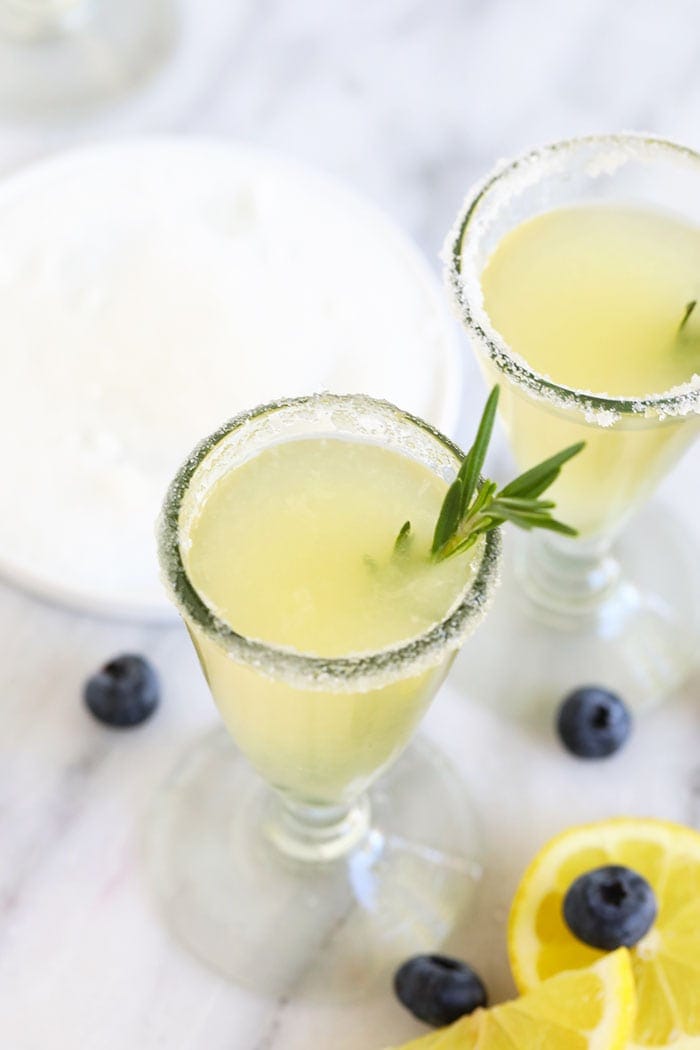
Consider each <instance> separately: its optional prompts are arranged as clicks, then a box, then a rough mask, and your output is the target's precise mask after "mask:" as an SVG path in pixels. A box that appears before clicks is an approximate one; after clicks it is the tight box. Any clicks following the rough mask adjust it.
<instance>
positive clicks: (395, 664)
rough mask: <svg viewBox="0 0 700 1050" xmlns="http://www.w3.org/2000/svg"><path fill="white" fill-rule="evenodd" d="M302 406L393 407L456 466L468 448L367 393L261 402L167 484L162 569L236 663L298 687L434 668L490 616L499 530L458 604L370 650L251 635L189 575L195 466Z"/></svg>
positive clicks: (382, 679)
mask: <svg viewBox="0 0 700 1050" xmlns="http://www.w3.org/2000/svg"><path fill="white" fill-rule="evenodd" d="M304 405H308V406H311V407H315V406H324V405H326V406H334V405H342V406H343V407H346V408H350V409H353V408H358V409H363V410H365V411H367V410H368V409H369V410H370V411H374V412H376V413H377V414H378V415H379V416H381V415H384V416H386V415H387V414H388V415H390V416H393V417H394V418H395V419H397V420H399V421H401V422H404V423H409V424H411V425H413V426H415V427H417V428H418V429H420V430H421V431H422V432H423V433H424V434H426V435H428V436H429V437H431V438H433V439H434V440H435V441H436V442H439V443H440V444H441V445H442V446H443V448H445V449H446V450H447V451H448V452H449V453H450V454H451V455H452V456H453V457H454V460H455V468H456V469H458V467H459V464H460V462H461V460H462V458H463V455H464V454H463V452H462V451H461V449H460V448H459V447H458V446H457V445H456V444H455V443H454V442H453V441H451V440H450V438H448V437H446V436H445V435H444V434H442V433H440V431H439V430H437V429H436V428H435V427H433V426H432V425H431V424H430V423H427V422H425V421H424V420H422V419H420V418H419V417H417V416H414V415H412V414H411V413H410V412H405V411H404V410H403V409H400V408H398V407H397V406H396V405H393V404H392V403H391V402H389V401H384V400H380V399H377V398H373V397H369V396H368V395H364V394H331V393H320V394H309V395H304V396H301V397H294V398H282V399H279V400H276V401H271V402H268V403H266V404H264V405H258V406H257V407H256V408H253V409H250V410H248V411H246V412H241V413H239V414H238V415H236V416H234V417H233V418H232V419H230V420H228V421H227V422H226V423H224V424H222V426H220V427H218V428H217V429H216V430H215V431H213V432H212V433H211V434H209V435H208V436H207V437H205V438H204V439H202V440H201V441H200V442H199V443H198V444H197V445H196V446H195V448H194V449H193V451H192V452H191V453H190V455H189V456H188V457H187V459H186V460H185V462H184V463H183V464H182V466H181V467H180V469H179V470H178V471H177V473H176V475H175V477H174V479H173V480H172V482H171V483H170V485H169V487H168V490H167V493H166V496H165V500H164V502H163V507H162V510H161V514H160V517H159V520H158V526H157V536H158V556H159V561H160V567H161V576H162V579H163V582H164V583H165V586H166V588H167V590H168V592H169V594H170V597H171V599H172V601H173V602H174V604H175V606H176V607H177V609H178V611H179V612H180V614H181V615H182V617H183V619H184V620H185V622H186V623H188V622H191V623H193V624H194V625H195V626H196V627H197V628H199V629H200V630H201V631H202V632H203V633H204V634H205V636H206V637H207V638H209V639H210V640H211V641H213V642H214V643H215V644H216V645H218V646H219V647H220V648H221V649H222V650H224V651H225V652H226V654H227V655H228V656H229V657H231V658H232V659H234V660H236V661H237V662H239V663H242V664H245V665H247V666H249V667H251V668H252V669H253V670H255V671H257V672H259V673H262V674H265V675H267V676H268V677H271V678H278V679H281V680H283V681H285V682H286V683H287V684H291V685H293V686H295V687H297V688H300V689H315V690H324V689H328V690H330V691H345V692H349V691H351V690H352V691H363V692H365V691H368V690H369V689H371V688H381V687H382V686H383V685H389V684H391V683H392V682H394V681H396V680H397V679H404V678H410V677H413V676H414V675H418V674H420V673H422V672H423V671H427V670H429V669H431V668H433V667H435V666H436V665H437V664H439V663H440V662H441V660H442V659H444V658H445V657H446V656H447V655H448V654H449V653H450V652H452V651H453V650H455V649H457V648H459V646H460V645H461V644H462V643H463V642H464V641H465V640H466V638H467V637H468V635H469V634H471V632H472V630H473V629H474V628H475V627H476V626H477V624H478V622H479V620H480V619H481V618H482V617H483V616H484V615H485V613H486V611H487V609H488V607H489V605H490V602H491V599H492V597H493V592H494V590H495V586H496V583H497V582H498V570H499V564H500V555H501V536H500V529H495V530H493V531H491V532H489V533H487V534H486V535H485V536H484V538H483V541H481V543H480V544H479V546H480V547H481V550H480V554H479V563H478V567H477V569H476V572H475V574H474V577H473V579H472V581H471V583H469V584H468V586H467V588H466V590H465V591H464V592H463V593H462V595H461V597H460V599H459V600H458V602H457V604H456V605H455V604H453V605H452V606H451V608H450V610H449V611H448V612H447V614H446V615H445V616H444V617H443V618H442V619H441V620H439V621H437V622H436V623H435V624H433V625H431V627H429V628H428V629H427V630H426V631H424V632H422V633H421V634H419V635H416V636H414V637H412V638H409V639H407V640H405V641H402V642H397V643H393V644H391V645H388V646H385V647H383V648H381V649H377V650H374V651H369V652H361V653H358V654H353V655H348V656H339V657H324V656H314V655H310V654H307V653H304V652H300V651H298V650H296V649H293V648H291V647H287V646H279V645H273V644H269V643H267V642H263V641H260V640H259V639H254V638H247V637H246V636H245V635H243V634H240V633H239V632H237V631H235V630H234V629H233V628H232V627H230V626H229V625H228V624H227V623H226V622H225V621H224V620H222V619H220V618H219V617H218V616H217V615H216V614H215V613H214V612H213V610H212V609H211V608H210V607H209V606H208V605H207V604H206V602H205V601H204V600H203V599H202V598H201V596H200V595H199V592H198V591H197V588H196V587H195V586H194V584H193V583H192V581H191V580H190V578H189V576H188V573H187V570H186V568H185V564H184V561H183V557H182V552H181V549H180V540H181V523H180V511H181V508H182V504H183V500H184V498H185V496H186V495H187V492H188V490H189V487H190V483H191V482H192V481H193V479H194V478H195V475H196V473H197V470H198V468H199V467H200V465H201V464H202V463H203V462H204V461H205V460H206V458H207V457H208V456H209V454H210V453H211V452H213V450H214V449H215V448H216V447H217V446H218V445H219V444H220V442H222V441H223V440H224V439H226V438H227V437H229V436H230V435H231V434H235V433H236V431H238V430H241V429H243V428H246V427H247V425H248V424H250V423H252V422H253V421H255V420H258V419H261V417H265V416H269V415H272V414H274V413H277V412H281V411H284V410H285V409H291V408H298V407H303V406H304Z"/></svg>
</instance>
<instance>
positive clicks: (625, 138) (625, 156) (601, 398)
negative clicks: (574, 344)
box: [442, 132, 700, 426]
mask: <svg viewBox="0 0 700 1050" xmlns="http://www.w3.org/2000/svg"><path fill="white" fill-rule="evenodd" d="M587 145H588V146H600V147H602V148H606V147H607V148H610V149H611V150H615V151H616V153H615V156H614V158H612V161H613V162H614V163H611V165H610V168H609V169H608V170H616V169H617V167H620V166H622V164H624V163H626V162H627V161H628V160H633V159H635V158H637V159H639V157H640V156H642V155H643V153H644V151H646V149H647V148H648V149H649V153H650V155H651V158H652V159H653V156H654V155H657V156H658V155H659V154H660V153H661V154H664V155H669V156H671V157H674V158H676V159H679V160H682V161H684V162H685V163H686V164H690V165H693V166H696V167H697V169H698V174H700V153H698V152H697V151H696V150H693V149H691V148H690V147H688V146H683V145H681V144H680V143H677V142H673V141H672V140H670V139H666V138H663V137H661V136H655V135H647V134H643V133H640V132H619V133H608V134H598V135H580V136H576V137H572V138H567V139H560V140H558V141H556V142H551V143H548V144H546V145H544V146H538V147H536V148H534V149H531V150H527V151H526V152H524V153H521V154H519V155H518V156H516V157H514V158H512V159H510V160H505V161H501V162H500V163H499V164H497V165H496V166H495V167H494V168H493V169H492V170H491V171H490V172H489V173H488V174H487V175H486V176H485V177H484V178H482V179H480V180H479V181H478V182H477V183H475V184H474V185H473V186H472V188H471V189H470V190H469V192H468V193H467V196H466V198H465V200H464V202H463V204H462V207H461V208H460V211H459V214H458V216H457V219H456V221H455V223H454V225H453V227H452V229H451V230H450V232H449V233H448V235H447V237H446V239H445V243H444V247H443V251H442V258H443V261H444V264H445V273H444V276H445V282H446V284H447V286H448V290H449V292H450V294H451V298H452V300H453V303H454V305H455V307H456V310H457V313H458V316H459V319H460V320H461V322H462V324H463V325H464V327H465V328H466V330H467V332H468V333H469V334H470V335H471V336H473V337H474V338H475V341H476V343H477V344H478V346H479V348H480V349H481V350H482V351H483V352H485V353H486V356H487V357H488V358H489V359H490V360H491V362H492V363H493V364H494V365H495V367H496V368H497V369H498V371H499V372H500V373H502V374H503V375H504V376H505V378H506V379H507V380H509V381H511V382H512V383H513V384H515V385H516V386H518V387H520V388H521V389H522V390H524V392H525V393H526V394H527V395H529V396H531V397H532V396H534V397H537V398H539V399H540V400H544V401H548V402H550V403H551V404H553V405H554V406H555V407H559V408H561V409H564V410H569V411H570V410H571V409H572V408H574V409H576V410H578V411H579V412H582V413H583V414H584V416H585V419H586V422H589V423H591V422H592V423H598V424H599V425H602V426H609V425H611V424H612V423H615V422H617V421H618V420H619V419H620V418H622V417H628V418H630V417H637V418H639V417H641V418H643V419H656V420H658V421H662V420H665V419H668V418H669V417H682V416H687V415H690V414H692V413H693V412H700V377H698V376H693V377H692V378H690V379H689V381H688V382H687V383H685V384H683V385H681V386H678V387H673V388H671V389H669V390H665V391H661V392H658V393H657V392H650V393H649V394H648V395H644V396H641V397H639V396H636V397H619V396H612V395H607V394H604V393H596V392H595V391H589V390H579V389H576V388H575V387H571V386H567V385H566V384H564V383H557V382H555V381H554V380H552V379H550V378H549V376H547V375H546V374H544V373H542V372H538V371H537V370H536V369H534V368H531V367H530V366H529V365H528V363H527V361H526V360H525V359H524V358H523V357H521V356H520V355H519V354H518V353H517V352H516V351H515V350H513V349H512V348H511V347H510V346H509V344H508V343H507V342H506V341H505V339H503V337H502V336H501V335H500V333H499V332H498V331H497V329H496V328H495V327H494V326H493V325H492V324H491V320H490V318H489V316H488V314H487V312H486V310H485V308H484V306H483V297H482V295H481V279H480V274H477V273H475V272H474V271H472V272H471V273H469V274H468V275H466V276H465V272H463V271H464V267H463V260H464V253H463V251H462V245H463V242H464V241H465V240H466V238H467V237H468V231H469V229H470V226H471V224H472V223H473V222H474V221H475V219H476V217H477V214H478V210H479V207H480V205H481V204H482V203H483V202H484V201H485V200H487V199H488V198H489V196H490V195H491V194H492V193H493V192H497V191H498V190H499V189H501V188H502V187H503V186H506V187H507V186H508V184H509V182H510V181H511V180H513V181H515V182H516V184H517V180H518V179H519V177H520V175H521V174H525V173H527V176H526V177H527V180H528V181H527V182H526V183H525V184H526V185H531V184H532V183H533V182H535V181H537V178H536V176H537V174H538V172H541V173H542V174H544V173H546V172H547V171H548V169H549V165H550V164H551V163H552V162H553V161H555V160H556V159H558V158H559V157H560V156H561V155H562V154H566V153H567V152H569V151H571V152H573V151H574V150H576V149H577V148H579V147H581V146H587Z"/></svg>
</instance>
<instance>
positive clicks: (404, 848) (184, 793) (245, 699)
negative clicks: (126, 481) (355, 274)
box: [149, 394, 500, 998]
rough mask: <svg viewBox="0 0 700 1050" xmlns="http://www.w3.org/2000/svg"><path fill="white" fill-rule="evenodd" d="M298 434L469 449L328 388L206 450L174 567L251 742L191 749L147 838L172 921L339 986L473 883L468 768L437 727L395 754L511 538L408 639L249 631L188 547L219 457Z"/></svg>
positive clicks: (356, 984)
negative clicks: (282, 643) (341, 643)
mask: <svg viewBox="0 0 700 1050" xmlns="http://www.w3.org/2000/svg"><path fill="white" fill-rule="evenodd" d="M302 437H303V438H308V437H337V438H345V439H351V440H355V441H359V442H365V443H367V442H370V443H373V444H378V445H381V446H383V447H387V448H390V449H394V450H396V451H399V452H401V453H402V454H403V455H405V456H408V457H412V458H414V459H416V460H417V461H419V462H421V463H422V464H424V465H426V466H428V467H429V468H430V469H431V470H432V471H433V472H435V473H436V474H438V475H439V476H441V477H443V478H444V479H445V480H450V479H451V478H453V477H454V475H455V473H456V471H457V469H458V468H459V464H460V460H461V453H460V451H459V449H457V448H456V446H455V445H454V444H453V443H452V442H451V441H449V440H448V439H447V438H445V437H443V436H442V435H440V434H439V433H438V432H437V431H435V430H434V429H433V428H432V427H430V426H429V425H428V424H426V423H423V422H422V421H421V420H418V419H416V418H415V417H413V416H410V415H409V414H407V413H405V412H402V411H401V410H399V409H397V408H395V407H394V406H392V405H389V404H388V403H386V402H381V401H375V400H373V399H371V398H368V397H364V396H341V395H330V394H324V395H313V396H311V397H308V398H299V399H295V400H290V401H283V402H277V403H275V404H272V405H267V406H262V407H261V408H258V409H255V410H253V411H252V412H249V413H246V414H244V415H241V416H238V417H237V418H236V419H234V420H232V421H231V422H230V423H228V424H226V425H225V426H224V427H222V428H221V429H219V430H218V431H216V432H215V433H214V434H213V435H211V437H209V438H207V439H206V440H205V441H203V442H202V443H201V444H200V445H199V446H198V447H197V448H196V449H195V451H194V452H193V453H192V455H191V456H190V458H189V459H188V460H187V462H186V463H185V465H184V466H183V468H182V469H181V471H180V472H179V474H178V475H177V477H176V478H175V480H174V482H173V483H172V485H171V488H170V490H169V493H168V496H167V498H166V502H165V506H164V511H163V516H162V521H161V526H160V536H159V541H160V558H161V565H162V569H163V574H164V578H165V581H166V584H167V586H168V589H169V591H170V594H171V597H172V599H173V601H174V602H175V604H176V605H177V607H178V609H179V611H180V613H181V615H182V617H183V619H184V621H185V624H186V626H187V628H188V630H189V632H190V635H191V637H192V640H193V642H194V644H195V647H196V649H197V652H198V654H199V656H200V660H201V663H202V666H203V669H204V671H205V675H206V677H207V681H208V683H209V686H210V688H211V691H212V693H213V695H214V698H215V700H216V702H217V704H218V706H219V708H220V711H221V713H222V716H223V718H224V721H225V722H226V725H227V727H228V730H229V731H230V733H231V736H232V737H233V738H234V740H235V741H236V743H237V745H238V747H239V748H240V751H238V750H237V749H236V747H234V746H233V744H232V742H231V739H230V738H229V737H228V735H227V734H226V733H222V732H219V731H218V732H217V733H216V734H214V735H213V736H211V737H210V738H208V739H207V740H206V741H205V742H204V743H202V744H200V745H199V746H197V747H196V748H195V749H194V750H192V751H191V752H190V753H189V754H188V755H187V756H186V758H185V760H184V761H183V763H182V765H181V767H180V768H179V770H178V771H177V772H176V774H175V775H174V777H173V778H172V780H171V782H170V784H169V786H168V787H167V788H166V790H165V793H164V795H163V797H162V798H161V800H160V801H159V803H158V805H157V807H156V811H155V813H154V817H153V820H152V821H151V824H150V836H149V855H150V861H151V870H152V872H153V876H154V881H155V885H156V889H157V892H158V895H159V898H160V900H161V902H162V904H163V906H164V909H165V912H166V915H167V917H168V919H169V921H170V924H171V925H172V926H173V928H174V929H175V931H176V932H177V933H178V934H179V936H180V937H181V938H182V939H183V940H184V941H185V942H186V943H187V944H188V945H189V946H190V948H191V949H192V950H194V951H195V952H196V953H197V954H198V955H199V956H200V957H201V958H203V959H204V960H205V961H207V962H208V963H210V964H211V965H213V966H215V967H216V968H218V969H219V970H221V971H223V972H224V973H225V974H227V975H228V976H229V977H231V978H232V979H234V980H236V981H238V982H241V983H244V984H248V985H251V986H252V987H254V988H255V989H257V990H261V991H265V992H268V993H274V994H283V993H285V992H289V991H291V990H292V989H297V990H298V989H300V988H301V989H303V990H304V991H305V992H306V993H307V994H310V995H315V996H318V997H321V998H336V997H343V996H345V995H349V994H350V995H351V994H356V993H358V992H359V991H361V990H362V989H363V988H364V987H366V985H367V984H368V983H371V982H372V981H373V980H374V979H376V977H377V975H378V973H380V972H381V973H386V971H387V968H388V967H390V966H392V965H394V964H396V963H397V962H398V961H399V960H400V959H401V958H403V957H404V956H405V955H406V954H409V953H410V952H412V951H417V950H422V949H428V948H434V947H436V946H437V945H438V944H439V943H440V942H441V940H442V939H444V937H445V936H446V935H447V934H448V933H449V931H450V930H451V928H452V926H453V925H454V923H455V921H456V919H457V918H458V916H459V915H460V914H462V913H463V911H464V909H465V907H466V906H467V904H468V903H469V900H470V898H471V895H472V892H473V888H474V882H475V878H476V876H477V874H478V863H477V858H478V844H477V841H476V838H477V835H476V830H475V826H474V822H473V818H472V817H471V816H470V813H469V807H468V805H466V804H465V797H464V791H463V788H462V785H461V781H460V780H459V778H458V777H457V776H456V775H455V774H454V772H453V771H452V770H451V768H450V766H449V765H448V764H447V763H446V761H445V760H444V759H443V758H442V757H441V756H440V755H439V754H438V753H436V752H435V751H434V750H433V749H432V748H431V747H429V746H428V745H427V744H425V743H419V744H418V745H413V747H412V748H411V749H410V750H409V751H408V752H407V753H406V754H405V755H404V756H403V757H402V758H400V760H399V761H398V762H397V763H396V764H395V765H394V764H393V763H394V760H395V759H396V758H397V757H398V756H399V755H400V754H401V752H402V751H403V750H404V748H405V747H406V745H407V744H408V742H409V740H410V737H411V735H412V733H413V731H414V730H415V727H416V724H417V722H418V721H419V719H420V717H421V716H422V714H423V713H424V711H425V709H426V708H427V706H428V705H429V703H430V702H431V700H432V698H433V696H434V695H435V692H436V690H437V689H438V687H439V685H440V684H441V682H442V680H443V679H444V677H445V675H446V673H447V671H448V669H449V666H450V664H451V662H452V660H453V658H454V656H455V654H456V652H457V650H458V649H459V647H460V646H461V645H462V644H463V642H464V641H465V640H466V638H467V637H468V636H469V635H470V634H471V633H472V632H473V631H474V630H475V629H476V627H477V626H478V625H479V623H480V622H481V620H482V619H483V617H484V615H485V613H486V610H487V607H488V605H489V601H490V598H491V596H492V593H493V590H494V587H495V584H496V581H497V574H498V563H499V552H500V537H499V535H498V533H497V532H494V533H490V534H488V535H487V536H486V537H485V538H484V539H483V540H482V541H481V543H480V545H479V546H478V547H477V548H475V553H474V562H473V565H474V569H473V577H472V579H471V582H470V583H469V584H468V586H467V588H466V590H465V591H464V592H463V593H462V594H461V595H460V596H459V598H458V600H457V602H456V604H454V605H453V607H452V608H451V609H450V610H448V612H447V613H446V615H445V616H444V618H443V619H442V620H441V621H440V622H438V623H436V624H434V625H433V626H432V627H431V628H430V629H429V630H427V631H425V632H424V633H423V634H421V635H419V636H417V637H414V638H411V639H409V640H407V641H405V642H401V643H397V644H395V645H391V646H389V647H386V648H383V649H381V650H378V651H376V652H369V653H360V654H358V655H352V656H346V657H339V658H332V659H327V658H323V657H318V656H311V655H308V654H305V653H301V652H296V651H294V650H290V649H288V648H281V647H275V646H272V645H267V644H265V643H264V642H261V641H258V640H254V639H250V638H245V637H243V636H242V635H240V634H238V633H236V632H235V631H234V630H233V629H232V628H231V627H230V626H229V625H228V624H226V623H224V622H222V621H221V620H220V619H218V618H217V616H216V615H215V614H214V612H213V611H212V610H211V609H210V608H209V606H208V605H207V603H206V602H205V601H204V600H203V599H202V596H201V595H200V594H199V593H198V592H197V590H196V588H195V587H194V585H193V583H192V581H191V580H190V578H189V576H188V573H187V570H186V566H185V559H184V558H183V548H184V547H185V546H186V544H187V543H188V542H189V536H190V533H191V528H192V524H193V522H194V520H195V519H196V516H197V510H198V508H199V507H200V506H201V501H202V500H203V499H204V498H205V496H206V493H207V492H209V491H211V488H212V486H213V485H215V484H216V482H217V480H218V479H219V478H221V477H222V475H223V474H225V473H227V472H228V471H231V470H235V469H236V467H237V466H238V465H240V464H242V463H244V462H246V461H248V460H250V459H251V457H254V456H255V455H256V453H258V452H260V451H262V450H263V449H265V448H267V447H269V446H270V445H273V444H279V443H281V442H284V441H292V440H296V439H299V438H302ZM300 723H303V725H300ZM300 728H302V730H303V731H302V732H301V733H299V732H298V730H299V729H300ZM348 736H349V737H350V741H351V746H350V747H348ZM243 755H245V756H246V758H243V757H242V756H243ZM246 759H247V761H246ZM251 766H252V767H254V769H255V770H256V771H257V772H253V769H252V768H251ZM390 767H391V768H390ZM384 771H387V772H386V773H385V776H384V777H382V779H380V780H379V781H378V783H376V784H375V781H377V778H378V777H379V776H380V774H381V773H383V772H384ZM258 774H260V775H258ZM269 785H273V786H274V789H273V787H271V786H269ZM322 945H323V952H322V953H321V954H320V948H321V946H322Z"/></svg>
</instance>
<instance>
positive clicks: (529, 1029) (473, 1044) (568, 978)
mask: <svg viewBox="0 0 700 1050" xmlns="http://www.w3.org/2000/svg"><path fill="white" fill-rule="evenodd" d="M634 1014H635V999H634V979H633V977H632V969H631V966H630V960H629V953H628V952H627V951H626V949H624V948H622V949H620V950H619V951H616V952H611V953H610V954H609V955H606V956H605V957H604V958H603V959H601V960H600V961H599V962H597V963H595V964H594V965H593V966H591V967H590V968H588V969H585V970H574V971H573V972H571V973H560V974H558V975H557V976H556V977H551V978H550V979H549V980H548V981H544V982H543V983H542V984H540V985H538V987H536V988H535V989H534V990H533V991H531V992H528V993H527V994H526V995H523V996H522V997H521V998H520V999H514V1000H513V1001H512V1002H508V1003H503V1004H502V1005H501V1006H494V1007H493V1008H492V1009H490V1010H475V1011H474V1013H473V1014H469V1016H468V1017H462V1018H460V1019H459V1021H455V1023H454V1024H452V1025H450V1026H449V1028H441V1029H440V1030H439V1031H437V1032H431V1033H430V1035H426V1036H423V1037H422V1038H420V1039H414V1040H413V1041H412V1042H410V1043H406V1044H405V1045H404V1046H402V1047H401V1048H399V1050H476V1048H477V1047H478V1050H535V1048H541V1050H625V1048H626V1047H627V1046H628V1043H629V1040H630V1038H631V1035H632V1031H633V1028H634Z"/></svg>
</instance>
